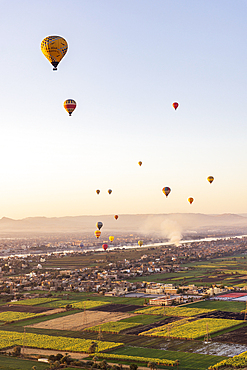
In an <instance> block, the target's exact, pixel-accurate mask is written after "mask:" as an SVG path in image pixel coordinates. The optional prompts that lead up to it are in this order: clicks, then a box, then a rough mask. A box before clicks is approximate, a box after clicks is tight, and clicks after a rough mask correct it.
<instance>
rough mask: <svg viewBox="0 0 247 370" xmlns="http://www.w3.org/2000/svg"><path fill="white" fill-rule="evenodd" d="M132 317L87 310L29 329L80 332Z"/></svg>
mask: <svg viewBox="0 0 247 370" xmlns="http://www.w3.org/2000/svg"><path fill="white" fill-rule="evenodd" d="M131 316H135V315H134V314H130V313H123V312H111V314H109V312H100V311H91V310H90V311H89V310H86V311H85V312H79V313H75V314H74V315H69V316H64V317H59V318H57V319H52V320H49V321H43V322H40V323H37V324H33V325H29V327H33V328H42V329H52V330H54V329H55V330H72V331H78V330H84V329H86V328H90V327H91V326H95V325H99V324H103V323H106V322H109V321H119V320H122V319H126V318H128V317H131Z"/></svg>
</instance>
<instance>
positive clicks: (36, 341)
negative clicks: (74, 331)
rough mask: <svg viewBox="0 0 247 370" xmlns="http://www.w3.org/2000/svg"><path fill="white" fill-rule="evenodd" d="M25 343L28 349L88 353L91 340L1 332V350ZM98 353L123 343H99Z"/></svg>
mask: <svg viewBox="0 0 247 370" xmlns="http://www.w3.org/2000/svg"><path fill="white" fill-rule="evenodd" d="M24 342H25V346H26V347H36V348H45V349H54V350H57V351H72V352H73V351H74V352H87V351H88V349H89V347H90V345H91V344H92V341H91V340H87V339H79V338H66V337H58V336H56V337H52V336H49V335H40V334H32V333H18V332H13V331H12V332H10V331H3V330H1V331H0V348H5V347H11V346H21V345H23V343H24ZM94 342H97V345H98V351H104V350H106V349H110V348H114V347H118V346H121V345H122V344H123V343H114V342H104V341H97V340H95V341H94Z"/></svg>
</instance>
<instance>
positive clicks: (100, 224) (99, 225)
mask: <svg viewBox="0 0 247 370" xmlns="http://www.w3.org/2000/svg"><path fill="white" fill-rule="evenodd" d="M102 226H103V222H101V221H98V222H97V223H96V227H97V228H98V229H99V230H100V229H101V228H102Z"/></svg>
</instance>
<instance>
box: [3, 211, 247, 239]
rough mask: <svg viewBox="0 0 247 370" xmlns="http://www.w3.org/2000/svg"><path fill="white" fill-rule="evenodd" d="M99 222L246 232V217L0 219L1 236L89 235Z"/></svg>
mask: <svg viewBox="0 0 247 370" xmlns="http://www.w3.org/2000/svg"><path fill="white" fill-rule="evenodd" d="M97 221H102V222H103V224H104V230H107V231H110V230H112V231H118V232H141V233H148V234H150V233H152V232H153V233H156V232H162V231H163V230H167V228H168V229H174V228H175V229H178V230H180V231H181V232H183V233H185V232H188V231H196V232H197V231H202V230H211V229H212V230H214V229H218V230H226V229H229V230H232V229H234V228H237V229H241V230H243V232H245V231H244V230H246V232H247V214H241V215H240V214H231V213H224V214H202V213H170V214H123V215H121V214H120V215H119V218H118V220H115V219H114V215H99V216H64V217H44V216H41V217H27V218H23V219H17V220H16V219H11V218H8V217H2V218H1V219H0V233H10V232H36V233H59V232H62V233H69V232H91V231H94V230H96V222H97Z"/></svg>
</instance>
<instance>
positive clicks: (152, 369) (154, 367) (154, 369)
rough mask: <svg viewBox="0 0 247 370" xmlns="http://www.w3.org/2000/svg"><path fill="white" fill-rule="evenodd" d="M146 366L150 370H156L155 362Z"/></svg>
mask: <svg viewBox="0 0 247 370" xmlns="http://www.w3.org/2000/svg"><path fill="white" fill-rule="evenodd" d="M147 366H148V367H149V368H150V369H151V370H156V369H157V364H156V362H152V361H150V362H148V364H147Z"/></svg>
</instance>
